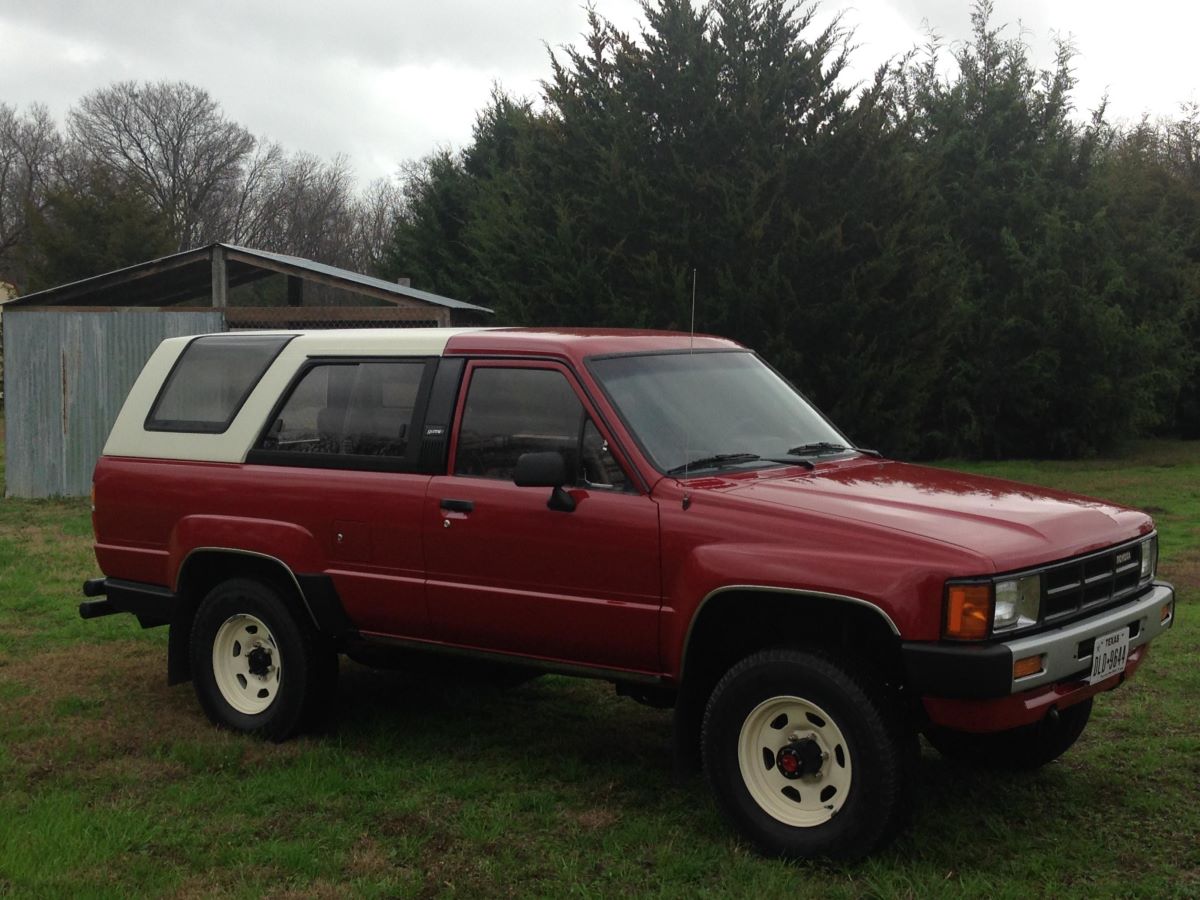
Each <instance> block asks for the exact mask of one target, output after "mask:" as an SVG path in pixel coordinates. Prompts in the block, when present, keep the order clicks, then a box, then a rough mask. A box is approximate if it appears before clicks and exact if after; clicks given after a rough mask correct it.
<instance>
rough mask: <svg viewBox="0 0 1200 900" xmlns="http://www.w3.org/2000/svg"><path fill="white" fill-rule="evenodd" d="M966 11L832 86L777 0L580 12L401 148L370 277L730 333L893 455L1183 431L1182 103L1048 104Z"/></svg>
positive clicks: (1191, 323) (1197, 422)
mask: <svg viewBox="0 0 1200 900" xmlns="http://www.w3.org/2000/svg"><path fill="white" fill-rule="evenodd" d="M991 13H992V11H991V7H990V4H988V3H980V4H978V5H977V6H976V7H975V9H974V13H973V18H972V22H973V33H972V37H971V39H970V40H969V41H967V42H965V43H963V44H961V45H957V44H956V45H955V46H954V48H953V49H952V51H950V52H951V55H952V59H953V66H952V67H951V68H952V74H951V75H950V76H949V77H945V76H944V75H943V76H939V74H938V68H937V65H936V63H937V61H938V60H939V59H940V58H941V57H943V56H945V54H946V53H947V51H946V50H945V49H944V48H942V47H940V46H939V44H938V41H937V39H936V38H931V40H930V44H929V46H928V47H926V48H925V49H924V50H923V51H919V52H915V53H914V54H912V55H910V56H908V57H905V58H903V59H900V60H897V61H895V62H894V63H893V64H892V65H890V66H889V67H885V68H884V69H881V70H880V71H879V72H878V73H877V74H876V76H875V78H874V79H873V80H871V81H870V82H868V83H866V84H863V85H860V86H859V87H858V89H853V88H851V87H848V86H847V85H846V84H845V80H844V79H839V78H838V76H839V75H840V74H841V73H842V72H843V70H844V68H845V66H846V64H847V60H848V54H849V53H850V52H852V51H851V50H850V49H849V48H848V41H849V42H850V43H852V38H851V36H848V35H847V34H846V33H845V32H844V30H843V29H842V28H841V27H840V25H839V24H838V23H834V24H833V25H829V26H827V27H824V28H822V27H819V26H818V25H817V20H816V17H815V10H814V9H813V8H812V7H808V6H798V5H796V4H794V3H789V2H782V0H714V2H712V3H711V4H709V5H705V6H697V5H695V4H693V3H692V2H690V0H658V2H653V3H649V4H647V5H646V6H645V7H644V9H643V13H642V18H643V22H644V28H643V29H642V32H641V33H640V34H638V35H628V34H624V33H622V32H620V31H618V30H617V29H616V28H615V27H613V26H612V25H611V24H609V23H608V22H606V21H605V20H604V19H602V18H601V17H600V16H599V15H597V14H596V13H594V12H593V13H592V14H591V16H590V26H589V27H590V30H589V32H588V34H587V35H586V36H585V40H584V42H583V43H582V45H581V46H578V47H575V48H571V49H567V50H564V51H561V52H560V53H557V54H552V55H551V63H550V66H551V70H550V75H549V78H548V79H547V81H546V82H545V83H544V88H543V93H544V96H543V98H542V99H543V101H544V102H543V103H542V104H540V105H538V106H536V107H535V106H534V105H533V104H531V103H529V102H523V101H518V100H515V99H513V98H512V97H509V96H507V95H506V94H504V93H503V92H501V91H499V90H497V91H496V92H495V93H494V95H493V97H492V99H491V102H490V103H489V105H488V106H487V107H486V108H485V109H484V110H483V111H482V112H481V113H480V114H479V117H478V120H477V124H476V127H475V132H474V138H473V141H472V142H471V143H470V145H469V146H468V147H467V148H466V149H465V150H464V151H463V152H461V153H451V152H448V151H443V152H439V153H436V154H434V155H433V156H431V157H429V158H427V159H426V160H425V161H424V162H423V163H422V164H421V165H419V166H416V167H413V168H412V169H411V170H410V171H409V173H408V175H409V177H408V180H407V182H406V198H405V201H406V202H405V205H404V212H403V215H402V217H401V220H400V222H399V225H398V227H397V230H396V233H395V236H394V240H393V242H392V246H391V248H390V252H389V255H388V257H387V265H388V269H389V271H390V274H393V275H401V274H402V275H409V276H411V277H412V278H413V283H414V284H425V285H436V286H437V287H438V289H439V290H441V291H442V292H443V293H447V294H450V295H452V296H457V297H461V298H462V299H464V300H470V301H473V302H479V303H486V304H487V305H490V306H493V307H495V308H496V309H497V311H498V317H497V319H498V321H499V322H501V323H511V324H531V325H537V324H556V325H619V326H651V327H666V328H683V329H686V328H688V327H689V323H690V306H691V287H692V271H693V268H694V269H696V270H697V271H698V278H697V286H696V287H697V290H696V295H697V299H696V325H697V328H698V329H700V330H702V331H705V332H711V333H716V334H723V335H728V336H731V337H733V338H735V339H737V340H739V341H742V342H744V343H746V344H748V345H749V346H752V347H754V348H756V349H758V350H759V351H761V352H762V354H763V355H764V356H765V357H766V358H767V359H768V360H769V361H771V362H772V363H773V364H775V365H776V366H777V367H779V368H780V369H781V370H782V371H783V373H784V374H785V375H786V376H788V377H789V378H790V379H792V380H793V381H794V382H795V383H796V384H797V385H798V386H800V387H801V389H802V390H804V391H805V392H806V393H807V394H808V395H809V397H810V398H811V399H812V400H813V401H814V402H815V403H817V404H818V405H819V406H820V407H821V408H822V409H824V411H825V412H826V413H827V414H828V415H829V416H830V417H831V418H832V419H833V420H834V421H835V422H837V423H838V424H839V425H840V426H841V427H842V428H844V429H845V430H846V431H847V432H848V433H849V434H850V435H851V436H852V437H853V438H854V439H855V440H856V441H858V442H860V443H861V444H863V445H866V446H874V445H878V446H880V447H882V448H884V449H885V450H886V451H887V452H888V453H889V454H892V455H899V456H904V455H913V456H936V455H947V454H953V455H965V456H976V457H978V456H982V457H1002V456H1035V457H1047V456H1077V455H1086V454H1090V453H1094V452H1096V451H1099V450H1102V449H1105V448H1108V447H1110V446H1111V445H1112V444H1113V443H1114V442H1116V441H1118V440H1120V439H1122V438H1125V437H1129V436H1133V435H1142V434H1148V433H1155V432H1172V433H1181V434H1183V435H1184V436H1197V435H1198V434H1200V399H1198V395H1200V365H1198V361H1200V300H1198V297H1200V156H1198V154H1197V147H1198V139H1200V111H1198V110H1197V108H1196V107H1194V106H1193V107H1191V108H1185V109H1184V111H1183V114H1182V115H1181V117H1180V118H1179V119H1178V120H1176V121H1174V122H1170V123H1165V124H1162V123H1160V124H1151V123H1148V122H1143V123H1141V124H1140V125H1137V126H1134V127H1133V128H1131V129H1126V130H1124V131H1122V130H1119V129H1116V128H1114V127H1113V126H1111V125H1110V124H1109V123H1108V122H1107V121H1106V119H1105V116H1104V110H1103V109H1100V110H1098V111H1096V112H1094V113H1093V114H1092V115H1091V117H1090V119H1089V118H1088V117H1087V116H1086V115H1084V114H1082V113H1081V112H1080V111H1077V110H1075V109H1073V107H1072V89H1073V85H1074V81H1073V78H1072V75H1071V58H1072V48H1071V47H1070V46H1069V45H1067V44H1059V45H1058V47H1057V51H1058V52H1057V58H1056V60H1055V62H1054V65H1053V66H1052V67H1051V68H1050V69H1049V70H1047V71H1038V70H1037V69H1035V67H1034V66H1033V64H1032V63H1031V62H1030V59H1029V48H1028V47H1027V45H1026V44H1025V43H1024V42H1023V41H1022V40H1021V39H1020V38H1019V37H1017V34H1018V31H1017V29H1016V28H1014V27H1011V26H1010V27H1000V26H997V25H995V23H994V22H993V21H992V17H991Z"/></svg>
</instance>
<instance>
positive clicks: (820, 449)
mask: <svg viewBox="0 0 1200 900" xmlns="http://www.w3.org/2000/svg"><path fill="white" fill-rule="evenodd" d="M853 449H854V448H853V447H847V446H846V445H845V444H833V443H830V442H829V441H814V442H813V443H811V444H801V445H800V446H798V447H793V448H792V449H791V450H789V451H788V456H811V455H813V454H816V453H840V452H841V451H843V450H853Z"/></svg>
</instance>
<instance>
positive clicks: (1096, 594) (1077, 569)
mask: <svg viewBox="0 0 1200 900" xmlns="http://www.w3.org/2000/svg"><path fill="white" fill-rule="evenodd" d="M1143 546H1144V545H1143V544H1142V543H1140V542H1139V543H1134V544H1124V545H1122V546H1120V547H1112V548H1110V549H1108V550H1102V551H1101V552H1099V553H1093V554H1090V555H1088V556H1081V557H1077V558H1075V559H1072V560H1068V561H1066V562H1062V563H1057V564H1055V565H1050V566H1046V567H1045V568H1044V569H1043V570H1042V584H1043V590H1044V591H1045V594H1044V595H1043V598H1042V599H1043V603H1042V610H1043V612H1042V616H1043V618H1044V619H1055V618H1058V617H1059V616H1065V615H1068V614H1070V613H1074V612H1078V611H1079V610H1082V609H1088V608H1090V607H1093V606H1100V605H1102V604H1105V603H1108V602H1109V601H1111V600H1117V599H1120V598H1122V597H1124V596H1125V595H1127V594H1130V593H1132V592H1133V591H1135V590H1137V587H1138V576H1139V574H1140V572H1141V568H1142V547H1143Z"/></svg>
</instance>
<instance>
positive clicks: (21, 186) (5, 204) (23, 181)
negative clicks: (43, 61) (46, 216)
mask: <svg viewBox="0 0 1200 900" xmlns="http://www.w3.org/2000/svg"><path fill="white" fill-rule="evenodd" d="M61 149H62V139H61V137H60V136H59V133H58V127H57V126H56V125H55V124H54V120H53V119H51V118H50V113H49V111H48V110H47V109H46V107H44V106H41V105H33V106H30V107H29V109H28V111H27V112H26V113H25V114H24V115H18V114H17V112H16V111H15V110H14V109H13V108H12V107H11V106H8V105H6V104H3V103H0V280H5V281H13V282H20V281H21V280H22V278H21V275H20V273H19V272H17V263H16V260H15V259H14V251H15V250H16V249H17V247H18V246H19V245H20V244H21V243H22V242H23V241H24V240H26V238H27V236H28V228H29V212H30V211H31V210H35V209H38V208H39V207H40V206H41V203H42V198H43V197H44V196H45V193H46V190H47V189H48V188H49V186H50V185H51V184H53V183H54V180H55V172H56V168H57V160H58V157H59V154H60V152H61Z"/></svg>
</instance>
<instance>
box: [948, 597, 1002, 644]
mask: <svg viewBox="0 0 1200 900" xmlns="http://www.w3.org/2000/svg"><path fill="white" fill-rule="evenodd" d="M991 618H992V587H991V585H989V584H952V585H950V587H949V589H948V591H947V597H946V636H947V637H954V638H964V639H968V640H978V639H979V638H985V637H987V633H988V625H989V624H990V623H991Z"/></svg>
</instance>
